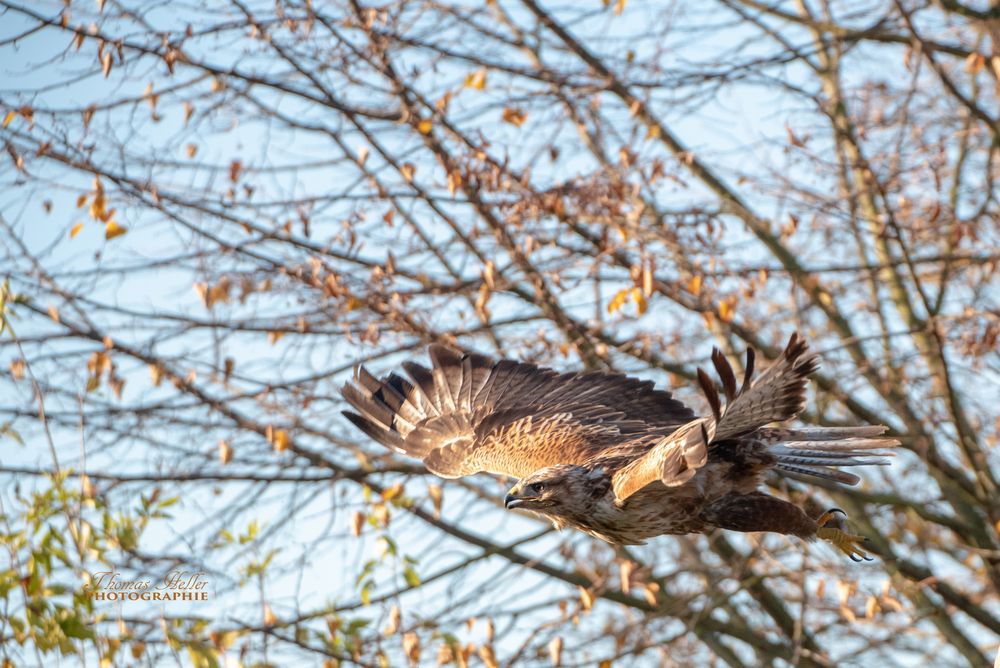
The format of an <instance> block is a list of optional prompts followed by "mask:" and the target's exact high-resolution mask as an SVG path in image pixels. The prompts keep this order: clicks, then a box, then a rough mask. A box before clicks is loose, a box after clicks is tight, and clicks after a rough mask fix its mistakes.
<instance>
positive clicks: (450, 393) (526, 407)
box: [342, 345, 694, 477]
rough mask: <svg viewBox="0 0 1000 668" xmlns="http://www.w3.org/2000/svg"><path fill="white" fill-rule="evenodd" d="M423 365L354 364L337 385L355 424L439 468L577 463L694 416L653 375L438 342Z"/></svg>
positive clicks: (512, 471) (522, 470) (459, 472)
mask: <svg viewBox="0 0 1000 668" xmlns="http://www.w3.org/2000/svg"><path fill="white" fill-rule="evenodd" d="M429 352H430V358H431V368H430V369H427V368H425V367H422V366H420V365H419V364H414V363H412V362H410V363H405V364H404V365H403V369H404V370H405V372H406V374H407V376H409V378H408V379H407V378H403V377H402V376H400V375H397V374H390V375H389V376H387V377H386V378H383V379H382V380H378V379H376V378H375V377H374V376H372V375H371V374H370V373H368V371H367V370H366V369H364V367H360V368H359V369H358V370H357V373H356V374H355V378H354V380H353V382H350V383H348V384H347V385H345V386H344V388H343V390H342V393H343V395H344V398H345V399H346V400H347V402H348V403H349V404H350V405H351V406H352V407H353V408H354V410H355V411H356V412H351V411H345V413H344V415H346V416H347V418H348V419H349V420H351V422H353V423H354V424H355V425H356V426H357V427H358V428H360V429H361V430H362V431H364V432H365V433H366V434H368V435H369V436H371V437H372V438H373V439H375V440H376V441H378V442H379V443H382V444H384V445H386V446H388V447H391V448H393V449H395V450H397V451H399V452H403V453H406V454H408V455H410V456H413V457H418V458H420V459H422V460H424V462H425V464H426V465H427V467H428V468H429V469H430V470H431V471H433V472H434V473H436V474H438V475H440V476H443V477H459V476H464V475H469V474H472V473H476V472H479V471H488V472H491V473H500V474H506V475H512V476H517V477H522V476H525V475H527V474H529V473H531V472H532V471H536V470H538V469H540V468H544V467H546V466H551V465H554V464H573V463H583V462H585V461H587V460H589V459H592V458H593V457H594V456H595V455H596V454H598V453H599V452H601V451H602V450H603V449H604V448H606V447H608V446H609V445H613V444H615V443H619V442H621V441H622V440H625V439H632V438H635V437H636V436H639V435H642V434H650V433H654V434H655V433H661V434H668V433H670V432H671V431H673V430H674V429H676V428H677V427H678V426H679V425H681V424H684V423H686V422H688V421H690V420H691V419H692V418H694V414H693V413H692V412H691V410H690V409H688V408H686V407H685V406H684V405H683V404H682V403H680V402H679V401H677V400H675V399H673V398H672V397H671V396H670V393H669V392H665V391H662V390H654V389H653V383H652V382H650V381H642V380H638V379H636V378H629V377H627V376H621V375H615V374H606V373H600V372H597V373H563V374H560V373H558V372H556V371H553V370H552V369H545V368H541V367H538V366H535V365H534V364H524V363H520V362H514V361H511V360H499V361H494V360H491V359H489V358H486V357H483V356H482V355H475V354H462V353H459V352H457V351H454V350H452V349H450V348H447V347H445V346H441V345H432V346H431V347H430V350H429Z"/></svg>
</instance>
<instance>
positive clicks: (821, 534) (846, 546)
mask: <svg viewBox="0 0 1000 668" xmlns="http://www.w3.org/2000/svg"><path fill="white" fill-rule="evenodd" d="M837 513H840V514H841V515H843V516H844V517H847V513H845V512H844V511H843V510H841V509H840V508H831V509H830V510H828V511H826V512H825V513H823V514H822V515H820V516H819V517H818V518H816V524H817V525H818V527H819V528H818V529H816V537H817V538H822V539H823V540H828V541H830V542H831V543H833V544H834V546H836V548H837V549H838V550H840V551H841V552H843V553H844V554H846V555H847V556H848V557H850V558H851V561H871V560H872V558H871V557H869V556H868V555H867V554H866V553H865V551H864V550H863V549H861V543H863V542H865V537H864V536H856V535H854V534H852V533H847V532H846V531H843V530H841V529H837V528H835V527H828V526H826V525H827V524H829V523H830V521H831V520H833V519H834V518H835V517H836V515H837Z"/></svg>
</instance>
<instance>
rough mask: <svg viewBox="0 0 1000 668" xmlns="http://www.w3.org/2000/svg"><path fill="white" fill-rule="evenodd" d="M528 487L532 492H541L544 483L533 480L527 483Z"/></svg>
mask: <svg viewBox="0 0 1000 668" xmlns="http://www.w3.org/2000/svg"><path fill="white" fill-rule="evenodd" d="M528 489H529V490H531V493H532V494H541V493H542V490H544V489H545V483H542V482H533V483H531V484H530V485H528Z"/></svg>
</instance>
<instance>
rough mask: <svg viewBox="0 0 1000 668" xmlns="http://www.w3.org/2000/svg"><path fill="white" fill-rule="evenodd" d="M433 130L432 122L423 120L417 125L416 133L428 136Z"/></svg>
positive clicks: (427, 119) (426, 119)
mask: <svg viewBox="0 0 1000 668" xmlns="http://www.w3.org/2000/svg"><path fill="white" fill-rule="evenodd" d="M433 128H434V122H433V121H432V120H431V119H429V118H425V119H424V120H422V121H420V122H419V123H417V132H419V133H420V134H422V135H429V134H430V133H431V130H432V129H433Z"/></svg>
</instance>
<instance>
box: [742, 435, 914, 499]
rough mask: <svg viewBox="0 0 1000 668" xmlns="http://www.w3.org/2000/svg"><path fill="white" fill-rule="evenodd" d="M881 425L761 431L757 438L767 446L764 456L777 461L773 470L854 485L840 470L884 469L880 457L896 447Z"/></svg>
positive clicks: (884, 461) (854, 480)
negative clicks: (855, 467) (851, 467)
mask: <svg viewBox="0 0 1000 668" xmlns="http://www.w3.org/2000/svg"><path fill="white" fill-rule="evenodd" d="M885 431H886V427H884V426H882V425H877V426H866V427H807V428H802V429H761V430H760V431H759V432H758V436H759V437H760V438H761V439H763V440H764V441H766V442H769V443H771V445H770V447H768V452H769V453H770V454H771V455H774V457H775V458H776V459H777V463H776V465H775V468H776V469H778V470H779V471H781V472H784V473H787V474H791V475H793V476H794V477H800V476H807V477H814V478H822V479H825V480H834V481H836V482H840V483H843V484H846V485H856V484H858V482H860V480H861V479H860V478H859V477H858V476H856V475H854V474H853V473H847V472H846V471H839V470H837V469H836V468H833V467H840V466H886V465H888V464H889V461H888V460H887V459H884V457H892V456H894V454H895V453H893V452H887V451H886V449H887V448H893V447H895V446H897V445H899V441H897V440H896V439H894V438H892V437H887V436H880V435H881V434H883V433H885Z"/></svg>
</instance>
